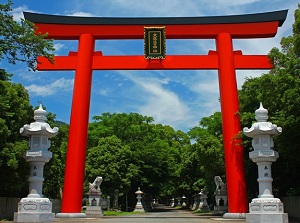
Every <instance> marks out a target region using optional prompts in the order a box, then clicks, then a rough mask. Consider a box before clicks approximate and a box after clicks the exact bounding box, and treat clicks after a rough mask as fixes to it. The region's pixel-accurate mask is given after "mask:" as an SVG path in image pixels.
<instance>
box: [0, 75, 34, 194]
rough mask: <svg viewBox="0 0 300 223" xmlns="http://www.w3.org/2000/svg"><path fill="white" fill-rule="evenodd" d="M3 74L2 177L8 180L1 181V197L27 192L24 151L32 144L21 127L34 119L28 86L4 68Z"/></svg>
mask: <svg viewBox="0 0 300 223" xmlns="http://www.w3.org/2000/svg"><path fill="white" fill-rule="evenodd" d="M0 73H1V80H0V107H1V110H0V169H1V172H0V178H1V179H5V180H4V181H1V182H0V187H1V188H2V189H1V192H0V196H16V195H22V194H23V195H24V194H26V193H27V192H28V184H27V182H28V179H27V178H28V174H29V168H28V164H27V163H26V161H25V160H24V158H23V153H24V152H25V151H26V150H27V148H28V146H27V141H26V139H24V138H23V137H21V136H20V134H19V129H20V127H22V126H23V125H24V124H26V122H27V123H28V122H29V121H30V120H31V119H32V106H31V105H30V103H29V95H28V93H27V91H26V89H25V88H24V87H23V86H22V85H21V84H15V83H11V82H10V81H9V77H10V76H11V75H8V74H7V73H6V72H5V71H4V70H1V72H0ZM25 188H26V190H24V189H25ZM25 191H26V192H25Z"/></svg>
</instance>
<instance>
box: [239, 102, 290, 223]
mask: <svg viewBox="0 0 300 223" xmlns="http://www.w3.org/2000/svg"><path fill="white" fill-rule="evenodd" d="M255 119H256V120H257V122H255V123H253V125H252V126H251V128H247V127H245V128H244V129H243V131H244V133H245V135H246V136H248V137H251V138H253V139H252V146H253V149H254V151H252V152H250V153H249V158H250V159H252V161H253V162H255V163H256V164H257V166H258V179H257V181H258V186H259V195H258V198H254V199H252V202H251V203H250V204H249V212H250V213H249V214H246V222H247V223H269V222H270V223H288V222H289V220H288V214H286V213H284V210H283V203H282V202H281V201H280V199H279V198H274V196H273V194H272V181H273V178H272V171H271V165H272V163H273V162H275V161H276V160H277V158H278V157H279V155H278V152H277V151H275V150H274V142H273V138H272V136H276V135H280V134H281V132H282V128H281V127H277V125H275V124H272V123H271V122H268V121H267V120H268V110H267V109H264V108H263V106H262V103H260V107H259V109H257V110H256V111H255Z"/></svg>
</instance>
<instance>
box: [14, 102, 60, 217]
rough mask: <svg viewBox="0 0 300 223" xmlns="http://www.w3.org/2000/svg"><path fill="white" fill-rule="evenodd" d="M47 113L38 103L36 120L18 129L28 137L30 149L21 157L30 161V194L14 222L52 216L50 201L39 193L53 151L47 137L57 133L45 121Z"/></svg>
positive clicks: (19, 207) (21, 203) (56, 129)
mask: <svg viewBox="0 0 300 223" xmlns="http://www.w3.org/2000/svg"><path fill="white" fill-rule="evenodd" d="M46 115H47V112H46V111H45V110H44V109H43V106H42V103H40V106H39V108H38V109H37V110H35V111H34V120H35V122H33V123H31V124H30V125H28V124H26V125H24V126H23V127H22V128H20V134H21V135H22V136H26V137H28V138H29V142H28V145H29V148H30V149H29V150H28V151H27V152H26V153H25V154H24V158H25V159H26V161H28V162H29V163H30V177H29V194H28V196H27V197H26V198H22V199H21V200H20V202H19V204H18V212H15V214H14V222H52V221H54V218H55V214H54V213H52V203H51V202H50V200H49V199H48V198H44V197H43V195H42V191H43V181H44V178H43V175H44V165H45V163H47V162H49V160H50V159H51V158H52V153H51V152H50V151H48V149H49V147H50V145H51V142H50V140H49V138H52V137H54V136H56V135H57V133H58V128H57V127H54V128H53V129H52V128H51V127H50V125H49V124H48V123H46V120H47V117H46Z"/></svg>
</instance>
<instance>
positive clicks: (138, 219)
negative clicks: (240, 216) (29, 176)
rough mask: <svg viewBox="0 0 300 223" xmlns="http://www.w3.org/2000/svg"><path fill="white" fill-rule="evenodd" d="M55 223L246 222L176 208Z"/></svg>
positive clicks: (65, 219) (58, 220)
mask: <svg viewBox="0 0 300 223" xmlns="http://www.w3.org/2000/svg"><path fill="white" fill-rule="evenodd" d="M55 222H58V223H67V222H68V223H70V222H82V223H96V222H97V223H99V222H101V223H102V222H103V223H123V222H124V223H152V222H154V223H187V222H188V223H196V222H197V223H221V222H228V223H229V222H234V223H245V222H246V220H232V219H231V220H224V219H222V218H218V217H216V216H208V215H206V216H205V215H199V214H194V213H193V212H192V211H189V210H175V209H174V208H169V207H166V206H164V207H161V208H160V209H156V210H155V211H153V212H147V213H141V214H134V215H129V216H121V217H109V216H107V217H106V216H104V217H102V218H84V219H80V218H79V219H74V218H72V219H68V218H60V219H58V218H56V219H55Z"/></svg>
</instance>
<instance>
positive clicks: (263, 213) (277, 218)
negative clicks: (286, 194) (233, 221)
mask: <svg viewBox="0 0 300 223" xmlns="http://www.w3.org/2000/svg"><path fill="white" fill-rule="evenodd" d="M249 212H250V213H249V214H246V222H247V223H254V222H255V223H260V222H261V223H269V222H270V223H288V222H289V220H288V214H286V213H284V210H283V203H282V202H281V201H280V199H278V198H255V199H253V200H252V202H251V203H250V204H249Z"/></svg>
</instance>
